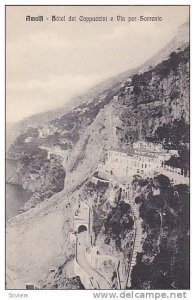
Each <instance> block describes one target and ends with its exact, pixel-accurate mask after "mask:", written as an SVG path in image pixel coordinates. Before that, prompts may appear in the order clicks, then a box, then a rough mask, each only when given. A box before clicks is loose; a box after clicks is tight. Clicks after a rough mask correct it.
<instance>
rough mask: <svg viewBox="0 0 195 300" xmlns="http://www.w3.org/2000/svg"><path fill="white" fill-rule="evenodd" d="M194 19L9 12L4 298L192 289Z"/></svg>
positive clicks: (164, 11) (146, 10)
mask: <svg viewBox="0 0 195 300" xmlns="http://www.w3.org/2000/svg"><path fill="white" fill-rule="evenodd" d="M189 10H190V8H189V6H188V5H183V6H179V5H176V6H160V5H156V6H143V5H142V6H133V5H129V6H128V5H127V6H120V5H119V6H106V5H105V6H103V5H99V6H65V5H64V6H43V5H42V6H41V5H40V6H39V5H34V6H30V5H26V6H14V5H8V6H6V200H5V201H6V237H5V238H6V245H5V252H6V276H5V277H6V279H5V281H6V282H5V285H6V289H7V290H12V289H14V290H17V289H18V290H29V289H33V290H115V291H116V293H117V292H118V291H117V290H123V291H126V290H129V295H130V296H131V297H130V298H133V293H135V292H136V291H137V290H139V291H140V290H141V291H143V292H144V291H145V290H171V291H172V292H173V293H174V291H175V293H176V290H182V291H184V290H189V289H190V246H189V243H190V226H189V224H190V161H189V153H190V137H189V126H190V124H189V123H190V118H189V103H190V71H189V69H190V50H189V49H190V48H189V47H190V44H189V43H190V41H189V31H190V19H189ZM93 293H94V292H93ZM99 293H100V292H99ZM177 293H178V291H177ZM182 293H184V294H182ZM182 293H180V294H182V295H183V297H184V296H185V292H182ZM98 295H99V296H98ZM120 295H121V294H118V297H116V298H120V297H121V296H120ZM125 295H126V294H125ZM134 295H135V294H134ZM175 295H176V294H175ZM96 296H97V297H96ZM96 296H94V297H96V298H101V297H104V296H102V294H101V295H100V294H98V291H96ZM115 296H117V294H116V295H115ZM177 297H179V296H177ZM104 298H106V296H105V297H104ZM113 298H114V297H113ZM121 298H125V297H121ZM180 298H181V297H180ZM184 298H185V297H184ZM155 299H156V298H155ZM182 299H183V298H182Z"/></svg>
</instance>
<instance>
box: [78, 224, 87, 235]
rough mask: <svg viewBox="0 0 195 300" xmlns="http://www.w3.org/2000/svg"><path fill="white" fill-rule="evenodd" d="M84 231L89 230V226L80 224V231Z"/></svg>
mask: <svg viewBox="0 0 195 300" xmlns="http://www.w3.org/2000/svg"><path fill="white" fill-rule="evenodd" d="M83 231H87V227H86V226H85V225H80V226H79V228H78V233H81V232H83Z"/></svg>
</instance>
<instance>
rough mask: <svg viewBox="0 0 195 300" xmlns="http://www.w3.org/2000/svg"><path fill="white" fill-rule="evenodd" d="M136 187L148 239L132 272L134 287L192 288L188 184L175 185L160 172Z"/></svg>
mask: <svg viewBox="0 0 195 300" xmlns="http://www.w3.org/2000/svg"><path fill="white" fill-rule="evenodd" d="M154 188H155V189H159V193H158V195H155V194H154V193H153V191H154ZM134 189H135V191H136V190H137V191H138V192H137V195H136V198H135V202H137V203H139V204H140V216H141V218H142V220H143V222H142V228H143V231H144V232H145V234H146V238H145V240H144V243H143V250H142V252H141V253H139V254H138V255H137V261H136V265H135V266H134V268H133V271H132V278H131V282H132V285H131V288H133V289H178V288H179V289H189V220H188V217H187V216H188V215H189V188H188V186H186V185H176V186H174V187H173V186H171V184H170V181H169V179H168V178H167V177H165V176H163V175H160V176H158V177H157V178H155V179H154V180H152V181H150V182H148V181H145V182H144V181H143V180H140V179H137V180H135V181H134ZM146 189H147V190H148V192H147V193H146V192H145V190H146Z"/></svg>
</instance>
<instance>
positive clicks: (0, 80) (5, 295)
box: [0, 0, 195, 300]
mask: <svg viewBox="0 0 195 300" xmlns="http://www.w3.org/2000/svg"><path fill="white" fill-rule="evenodd" d="M41 4H43V5H101V4H102V5H125V4H126V5H190V6H191V20H190V21H191V264H190V265H191V290H190V291H187V295H188V296H187V299H188V300H192V299H195V285H194V283H195V282H194V271H193V266H195V258H194V255H193V254H194V253H195V238H194V228H195V218H194V217H193V214H194V211H195V197H194V195H195V194H194V187H193V179H194V170H193V168H194V167H195V154H194V151H195V138H194V137H193V134H194V129H195V103H193V102H194V101H195V99H194V96H195V94H194V82H195V77H194V43H193V41H194V39H195V35H194V28H195V14H194V6H195V2H194V0H186V1H182V0H172V1H171V0H150V1H147V0H142V1H140V0H122V1H120V0H97V1H94V0H89V1H86V0H77V1H71V0H69V1H65V0H57V1H51V0H42V1H40V0H31V1H27V0H21V1H15V0H12V1H10V0H1V2H0V91H1V99H0V166H1V172H0V184H1V185H0V187H1V188H0V191H1V192H0V193H1V194H0V195H1V197H0V204H1V205H0V245H1V247H0V298H1V299H3V300H4V299H16V297H14V296H13V295H12V296H10V295H11V294H13V293H15V294H18V293H21V294H26V293H27V294H28V298H24V299H32V300H34V299H36V300H39V299H41V300H43V299H47V300H50V299H52V300H53V299H59V300H60V299H63V300H64V299H67V300H69V299H71V300H74V299H80V300H83V299H94V298H93V294H92V291H87V290H85V291H80V290H79V291H78V290H77V291H70V290H57V291H48V290H47V291H39V290H37V291H36V290H34V291H20V290H17V291H13V290H12V291H8V290H5V289H4V274H5V273H4V271H5V270H4V261H5V245H4V240H5V239H4V238H5V236H4V198H5V195H4V185H5V184H4V182H5V176H4V157H5V150H4V149H5V94H4V92H5V88H4V84H5V72H4V70H5V59H4V58H5V51H4V50H5V5H41ZM148 292H149V291H148ZM155 292H157V291H155ZM161 292H162V291H161ZM178 292H179V291H178ZM107 299H109V298H107ZM159 299H161V298H159Z"/></svg>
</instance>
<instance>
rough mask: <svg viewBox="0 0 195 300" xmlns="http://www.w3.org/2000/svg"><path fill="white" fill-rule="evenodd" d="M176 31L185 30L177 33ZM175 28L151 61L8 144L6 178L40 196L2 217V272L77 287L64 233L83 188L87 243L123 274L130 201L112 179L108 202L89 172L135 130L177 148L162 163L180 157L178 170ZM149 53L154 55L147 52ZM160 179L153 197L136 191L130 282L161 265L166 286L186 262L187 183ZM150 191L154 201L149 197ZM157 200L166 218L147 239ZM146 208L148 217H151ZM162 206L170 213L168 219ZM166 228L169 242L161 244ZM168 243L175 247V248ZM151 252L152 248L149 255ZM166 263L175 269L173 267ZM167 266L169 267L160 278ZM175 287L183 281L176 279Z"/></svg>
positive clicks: (179, 61) (182, 97) (184, 106)
mask: <svg viewBox="0 0 195 300" xmlns="http://www.w3.org/2000/svg"><path fill="white" fill-rule="evenodd" d="M181 30H182V29H181ZM183 36H184V37H186V35H185V34H184V35H183ZM180 38H181V40H180V39H178V38H177V39H175V40H174V43H173V42H172V43H171V44H170V45H171V46H168V49H169V50H171V52H169V54H168V50H167V52H166V51H165V50H164V52H163V53H164V54H163V55H164V57H163V55H162V56H161V55H159V56H158V57H159V60H160V61H158V63H157V64H155V65H154V66H152V64H150V67H149V68H147V70H145V71H144V70H143V68H141V69H140V70H141V71H140V72H137V73H136V74H134V75H133V76H130V75H129V74H128V76H127V73H126V75H124V76H125V77H124V79H123V80H120V82H118V83H117V84H115V83H114V85H113V82H112V85H111V87H109V85H107V87H106V88H104V89H103V90H101V88H100V89H99V91H98V92H97V93H96V92H95V90H93V95H90V97H89V98H86V99H85V103H82V104H79V105H78V106H77V107H74V108H73V109H71V110H70V111H68V112H66V113H65V114H63V115H61V116H59V117H58V118H55V119H53V120H50V121H49V122H48V123H47V124H45V125H44V126H42V125H39V126H38V127H36V128H28V129H27V130H26V131H25V132H23V133H22V134H21V135H20V136H19V137H18V138H17V139H16V141H15V143H13V144H12V146H11V147H10V149H9V152H8V156H9V157H10V158H12V159H15V160H16V161H17V165H18V167H17V172H16V174H15V175H13V177H12V180H11V179H10V182H12V183H13V182H14V180H15V182H14V183H20V184H22V185H23V187H24V188H27V189H30V187H31V190H32V191H33V192H34V196H35V193H37V192H38V193H40V195H41V197H40V198H39V201H37V200H35V201H33V203H32V202H31V203H27V204H26V208H27V209H28V211H26V212H24V213H22V214H20V215H19V216H16V217H15V218H12V219H10V220H8V222H7V237H6V239H7V260H8V267H7V268H8V273H9V272H11V271H9V270H12V269H14V270H16V273H17V276H18V277H20V279H21V280H22V282H26V281H33V282H34V283H35V284H36V285H37V286H38V287H43V288H47V287H48V288H58V287H59V288H62V286H63V285H65V286H66V287H68V288H82V284H81V282H80V280H79V278H77V277H75V274H74V270H73V261H74V257H75V240H73V239H72V240H71V238H70V233H72V232H74V215H75V212H76V210H77V208H78V199H80V198H81V197H83V198H85V200H86V201H88V204H89V205H92V203H91V202H90V201H91V200H90V199H93V201H94V202H93V214H94V216H96V217H95V219H94V223H93V238H94V240H95V243H96V244H97V245H98V246H99V247H101V249H102V251H103V253H104V254H108V253H112V254H113V256H115V257H122V258H121V259H123V261H124V264H123V266H122V268H123V269H124V270H125V271H123V273H124V275H125V276H126V275H127V273H128V272H127V271H128V270H127V269H128V268H127V266H128V260H129V254H130V250H131V246H132V229H133V225H134V222H133V219H132V217H131V216H132V211H131V209H130V206H129V205H128V203H127V202H125V199H123V198H121V195H120V189H119V187H117V188H116V190H115V195H116V197H115V200H114V201H113V202H112V203H111V200H110V196H109V193H110V191H111V190H112V189H113V187H112V186H109V188H108V190H107V189H105V191H104V189H102V190H101V192H100V191H98V187H97V186H94V185H91V183H90V180H91V176H92V175H93V174H94V173H95V172H96V171H97V167H98V165H99V164H100V163H102V162H104V160H105V159H106V156H107V152H108V150H110V149H120V150H121V151H125V152H127V153H131V151H132V142H134V141H137V140H139V139H140V140H145V139H146V140H149V141H154V142H161V143H163V146H164V147H165V148H167V149H177V150H179V157H178V158H177V159H176V158H172V159H170V161H169V162H167V163H168V164H170V165H171V164H174V165H177V164H180V167H181V168H182V169H184V170H185V171H186V172H187V171H188V170H187V169H188V168H189V161H188V159H189V47H188V45H186V43H187V41H184V40H183V38H182V35H181V34H180ZM180 43H181V47H179V44H180ZM173 45H174V46H173ZM172 46H173V47H172ZM175 47H176V49H175ZM178 48H179V49H178ZM165 53H166V55H165ZM165 56H166V57H165ZM162 57H163V59H162ZM154 61H155V62H157V60H156V59H154ZM104 87H105V86H104ZM82 101H83V100H82ZM83 102H84V101H83ZM95 174H96V173H95ZM14 178H15V179H14ZM152 180H154V182H153V183H151V182H146V183H144V184H145V189H144V188H143V186H141V185H140V186H139V187H138V189H139V190H142V188H143V191H145V190H146V189H148V191H149V192H150V189H152V187H151V184H153V185H155V179H152ZM165 183H166V186H164V188H165V190H166V191H165V192H166V193H165V194H164V192H163V191H162V192H161V193H160V195H159V196H158V197H156V195H155V194H153V192H152V193H149V192H147V193H145V197H141V198H140V199H137V201H139V204H140V214H141V216H142V218H143V220H144V230H145V233H146V235H147V238H146V240H145V242H144V247H143V251H142V253H141V255H140V256H139V257H138V260H137V265H136V266H135V267H134V269H133V273H132V286H133V287H134V288H157V287H159V286H158V280H161V279H162V274H161V273H162V272H165V273H166V272H168V275H167V277H166V276H164V275H163V276H164V277H165V278H164V279H165V281H166V282H168V284H167V285H166V283H165V285H166V287H170V288H171V284H172V281H171V280H172V279H173V281H174V280H175V282H176V283H175V287H173V288H177V287H178V286H181V276H180V275H181V269H179V268H180V267H179V263H182V264H186V261H182V259H181V257H182V255H181V253H182V251H184V252H185V251H186V250H185V249H184V244H185V241H186V243H188V239H187V232H188V224H186V223H185V220H183V218H184V214H186V213H188V207H187V203H186V206H185V205H182V204H181V202H182V201H183V200H184V201H185V199H188V197H189V192H188V189H187V187H186V186H176V187H174V188H173V187H171V186H170V184H169V179H168V178H166V179H165ZM139 184H140V182H139ZM160 184H162V182H160V183H159V185H160ZM159 189H160V188H159ZM132 190H133V189H132ZM134 191H135V193H133V194H132V197H135V194H136V193H137V190H136V188H135V190H134ZM51 192H52V193H51ZM166 196H167V200H166V201H167V202H166V203H165V201H164V199H165V197H166ZM168 196H169V197H168ZM154 198H155V199H156V200H157V201H156V200H155V201H156V203H157V204H159V207H156V206H155V205H156V204H155V205H154V203H153V202H154V201H153V200H154ZM126 201H127V200H126ZM171 201H173V203H172V202H171ZM178 205H179V206H178ZM154 206H155V207H154ZM161 206H163V210H164V211H163V212H164V213H165V214H166V217H163V218H164V219H163V220H165V218H167V222H168V223H167V224H168V227H167V228H166V225H164V223H163V224H161V225H162V226H164V227H163V236H162V239H161V241H160V243H159V241H158V243H156V244H157V245H156V244H155V243H152V242H151V241H152V237H153V236H154V237H155V241H156V240H157V237H159V235H158V234H157V232H156V231H155V230H154V228H153V227H152V226H153V223H152V222H157V225H159V212H161V209H162V207H161ZM30 208H31V209H30ZM147 213H148V214H147ZM150 213H151V215H152V216H153V217H154V218H153V219H152V221H151V223H150V220H149V219H150ZM170 214H173V215H174V217H175V221H174V220H173V224H172V223H171V220H172V219H171V218H170ZM148 215H149V217H148ZM100 217H101V218H100ZM179 220H181V224H179ZM163 222H164V221H163ZM165 223H166V222H165ZM169 223H170V224H169ZM116 225H117V226H116ZM118 225H119V226H118ZM182 226H184V228H183V229H182ZM169 234H170V235H171V240H172V241H174V243H173V245H170V244H169V241H168V235H169ZM119 237H120V238H119ZM70 241H71V242H70ZM37 244H38V247H37ZM35 245H36V246H35ZM157 246H158V247H157ZM178 247H180V249H181V251H180V250H179V251H177V250H178ZM157 248H158V249H157ZM108 249H109V251H108ZM156 249H157V250H158V251H156ZM162 249H164V250H163V251H164V253H165V256H166V257H168V258H169V259H170V253H172V254H174V261H171V268H170V269H167V266H165V268H164V267H162V266H161V261H162V260H163V259H164V258H163V255H164V254H162V252H163V251H162ZM182 249H183V250H182ZM107 251H108V253H107ZM169 251H171V252H169ZM151 256H155V258H154V259H151ZM185 257H186V252H185ZM169 262H170V260H169ZM138 265H139V266H140V268H141V270H145V269H147V272H148V274H150V276H151V274H152V272H154V274H156V277H155V278H154V276H151V278H152V279H151V282H147V280H146V278H143V273H144V272H142V274H140V273H139V270H137V266H138ZM159 265H160V269H159V270H160V271H158V268H159ZM53 269H55V271H52V270H53ZM174 272H175V274H177V275H175V276H177V278H176V277H173V273H174ZM186 274H187V270H186ZM168 276H171V279H170V280H169V278H168ZM57 278H58V279H59V280H57ZM50 280H52V283H51V282H50ZM57 282H58V283H57ZM56 284H59V286H56ZM183 288H186V285H185V284H184V285H183Z"/></svg>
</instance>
